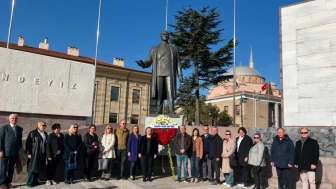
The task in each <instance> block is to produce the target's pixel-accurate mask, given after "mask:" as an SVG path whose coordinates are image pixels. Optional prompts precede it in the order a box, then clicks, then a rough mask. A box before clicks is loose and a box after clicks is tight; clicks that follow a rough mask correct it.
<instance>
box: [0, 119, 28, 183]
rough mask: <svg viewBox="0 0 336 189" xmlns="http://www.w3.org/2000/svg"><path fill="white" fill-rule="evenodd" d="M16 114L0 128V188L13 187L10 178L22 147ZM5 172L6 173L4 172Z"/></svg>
mask: <svg viewBox="0 0 336 189" xmlns="http://www.w3.org/2000/svg"><path fill="white" fill-rule="evenodd" d="M17 122H18V115H16V114H11V115H10V116H9V124H7V125H4V126H2V127H1V128H0V161H1V162H0V165H1V166H0V188H1V189H8V188H13V186H12V184H11V183H12V179H13V174H14V167H15V163H16V161H17V159H18V157H19V150H20V148H21V147H22V131H23V129H22V127H20V126H18V125H16V124H17ZM6 172H7V174H6Z"/></svg>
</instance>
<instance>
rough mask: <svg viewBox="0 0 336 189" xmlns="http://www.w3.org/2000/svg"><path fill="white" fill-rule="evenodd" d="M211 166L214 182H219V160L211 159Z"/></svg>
mask: <svg viewBox="0 0 336 189" xmlns="http://www.w3.org/2000/svg"><path fill="white" fill-rule="evenodd" d="M211 164H212V167H213V169H214V172H215V174H216V178H215V181H217V182H220V180H219V178H220V160H219V161H216V158H213V159H212V160H211Z"/></svg>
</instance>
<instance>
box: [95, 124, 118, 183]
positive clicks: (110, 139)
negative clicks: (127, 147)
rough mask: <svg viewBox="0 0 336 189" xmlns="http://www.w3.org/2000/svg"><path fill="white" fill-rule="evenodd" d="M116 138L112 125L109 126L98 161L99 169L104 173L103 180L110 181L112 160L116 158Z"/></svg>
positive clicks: (101, 143)
mask: <svg viewBox="0 0 336 189" xmlns="http://www.w3.org/2000/svg"><path fill="white" fill-rule="evenodd" d="M114 144H115V136H114V134H113V128H112V126H111V125H107V126H106V128H105V132H104V135H103V138H102V140H101V142H100V149H99V150H100V153H101V154H100V156H101V159H99V160H98V164H99V169H100V170H102V171H103V173H102V176H101V179H102V180H106V181H107V180H109V179H110V177H111V173H112V158H116V154H115V149H114Z"/></svg>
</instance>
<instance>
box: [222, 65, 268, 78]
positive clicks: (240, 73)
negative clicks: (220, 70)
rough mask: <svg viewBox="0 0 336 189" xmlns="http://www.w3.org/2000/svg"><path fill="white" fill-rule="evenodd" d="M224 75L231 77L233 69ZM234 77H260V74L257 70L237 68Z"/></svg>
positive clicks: (245, 67) (244, 67) (243, 67)
mask: <svg viewBox="0 0 336 189" xmlns="http://www.w3.org/2000/svg"><path fill="white" fill-rule="evenodd" d="M224 75H233V68H230V69H228V70H227V71H226V73H225V74H224ZM236 75H238V76H257V77H262V76H261V74H260V73H259V72H258V71H257V70H255V69H253V68H250V67H248V66H237V67H236Z"/></svg>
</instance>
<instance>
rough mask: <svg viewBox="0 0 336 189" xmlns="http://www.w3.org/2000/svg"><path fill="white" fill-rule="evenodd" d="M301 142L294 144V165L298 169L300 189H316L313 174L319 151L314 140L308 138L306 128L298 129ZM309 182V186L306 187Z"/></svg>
mask: <svg viewBox="0 0 336 189" xmlns="http://www.w3.org/2000/svg"><path fill="white" fill-rule="evenodd" d="M300 134H301V140H298V141H297V142H296V144H295V156H294V165H295V168H298V169H299V172H300V179H301V182H302V188H303V189H308V188H309V186H310V189H316V184H315V172H316V167H317V164H318V160H319V156H320V150H319V145H318V143H317V141H316V140H314V139H312V138H310V137H309V131H308V129H307V128H301V129H300ZM308 182H309V186H308Z"/></svg>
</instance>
